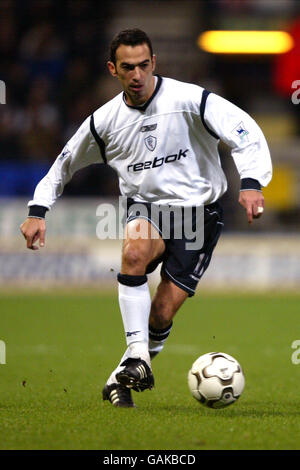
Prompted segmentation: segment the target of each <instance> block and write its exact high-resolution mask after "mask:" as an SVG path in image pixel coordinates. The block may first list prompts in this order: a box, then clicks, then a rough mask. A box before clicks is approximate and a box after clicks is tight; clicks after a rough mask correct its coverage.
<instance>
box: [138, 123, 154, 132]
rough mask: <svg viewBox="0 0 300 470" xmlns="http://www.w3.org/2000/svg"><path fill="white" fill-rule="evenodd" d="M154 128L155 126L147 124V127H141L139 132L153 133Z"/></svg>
mask: <svg viewBox="0 0 300 470" xmlns="http://www.w3.org/2000/svg"><path fill="white" fill-rule="evenodd" d="M156 128H157V124H149V125H148V126H142V127H141V128H140V132H149V131H155V129H156Z"/></svg>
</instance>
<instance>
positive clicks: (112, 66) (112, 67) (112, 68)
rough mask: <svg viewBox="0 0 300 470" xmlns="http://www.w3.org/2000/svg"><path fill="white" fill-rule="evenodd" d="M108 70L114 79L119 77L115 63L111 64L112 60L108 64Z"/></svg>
mask: <svg viewBox="0 0 300 470" xmlns="http://www.w3.org/2000/svg"><path fill="white" fill-rule="evenodd" d="M107 68H108V70H109V72H110V74H111V75H112V76H113V77H117V76H118V74H117V71H116V67H115V64H114V63H113V62H111V61H110V60H109V61H108V62H107Z"/></svg>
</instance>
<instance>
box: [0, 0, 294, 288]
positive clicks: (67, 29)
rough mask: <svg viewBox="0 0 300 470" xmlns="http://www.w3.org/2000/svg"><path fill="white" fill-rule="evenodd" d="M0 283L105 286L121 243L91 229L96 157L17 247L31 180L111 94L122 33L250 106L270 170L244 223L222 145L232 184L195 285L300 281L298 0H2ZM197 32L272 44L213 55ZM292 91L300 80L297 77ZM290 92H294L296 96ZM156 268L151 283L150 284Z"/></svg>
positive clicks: (108, 197)
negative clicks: (39, 229)
mask: <svg viewBox="0 0 300 470" xmlns="http://www.w3.org/2000/svg"><path fill="white" fill-rule="evenodd" d="M0 22H1V27H0V55H1V61H0V79H1V80H2V81H3V82H4V83H5V86H6V104H0V173H1V179H0V220H1V224H0V286H2V287H4V288H5V287H7V286H9V285H16V284H18V285H19V286H22V287H32V286H35V287H36V286H40V287H45V286H51V285H53V284H55V285H63V286H68V285H70V286H80V285H81V286H85V285H94V286H96V287H101V286H109V285H111V284H112V283H113V282H114V280H115V276H116V273H117V272H118V270H119V264H120V241H118V240H117V241H114V240H107V241H101V240H98V239H97V237H96V226H97V222H98V220H99V217H97V215H96V209H97V207H98V205H99V204H100V203H102V202H110V203H113V204H116V203H117V201H118V196H119V189H118V182H117V178H116V175H115V173H114V172H113V170H111V169H110V168H109V167H107V166H104V165H93V166H91V167H89V168H87V169H84V170H82V171H80V172H78V173H77V174H76V175H75V176H74V178H73V180H72V181H71V182H70V183H69V184H68V185H67V186H66V188H65V191H64V195H63V196H62V197H61V199H60V200H59V201H58V203H57V205H56V206H55V208H54V209H53V210H52V211H51V213H48V214H47V226H48V231H47V239H46V247H45V248H44V249H43V250H39V251H37V252H32V251H29V250H27V249H26V248H25V244H24V240H23V238H22V236H21V234H20V232H19V225H20V224H21V223H22V222H23V220H24V219H25V217H26V215H27V208H26V204H27V202H28V200H30V199H31V198H32V194H33V191H34V188H35V185H36V184H37V182H38V181H39V180H40V179H41V177H42V176H44V175H45V173H46V172H47V171H48V169H49V167H50V165H51V164H52V162H53V161H54V159H55V158H56V156H57V155H58V154H59V152H60V151H61V149H62V147H63V146H64V144H65V142H66V141H67V140H68V139H69V138H70V137H71V136H72V134H73V133H74V132H75V130H76V129H77V128H78V127H79V125H80V124H81V122H82V121H83V120H84V119H85V118H86V117H87V116H88V115H89V114H90V113H91V112H92V111H93V110H95V109H96V108H98V107H99V106H100V105H102V104H104V103H105V102H106V101H107V100H109V99H110V98H112V97H113V96H114V95H115V94H116V93H118V92H119V91H120V89H119V86H118V83H117V81H115V80H113V79H112V78H111V77H110V75H109V73H108V71H107V70H106V65H105V64H106V60H107V58H108V57H107V55H108V46H109V43H110V40H111V38H112V37H113V35H114V34H116V33H117V32H118V31H120V30H121V29H125V28H129V27H139V28H141V29H144V30H145V31H146V32H147V33H148V34H149V36H150V37H151V38H152V41H153V46H154V51H155V53H156V55H157V61H158V65H157V72H158V73H159V74H161V75H163V76H170V77H173V78H176V79H179V80H183V81H188V82H193V83H196V84H199V85H201V86H203V87H206V88H207V89H209V90H211V91H213V92H215V93H218V94H220V95H222V96H223V97H225V98H227V99H228V100H230V101H232V102H234V103H235V104H237V105H238V106H240V107H241V108H243V109H244V110H246V111H247V112H249V113H250V115H252V116H253V117H254V119H255V120H256V121H257V122H258V123H259V125H260V126H261V128H262V130H263V132H264V134H265V136H266V138H267V140H268V144H269V146H270V150H271V155H272V159H273V163H274V178H273V181H272V182H271V184H270V185H269V187H268V188H266V189H265V190H264V195H265V199H266V212H265V214H264V216H263V218H261V219H260V220H257V221H255V223H254V224H253V225H252V226H248V224H247V220H246V217H245V214H244V211H243V209H242V208H241V207H240V206H239V204H238V202H237V200H238V190H239V178H238V175H237V172H236V169H235V167H234V164H233V162H232V160H231V158H230V153H229V151H228V148H226V147H225V146H222V145H221V146H220V152H221V158H222V165H223V167H224V171H225V173H226V175H227V178H228V182H229V189H228V191H227V193H226V195H225V196H224V197H223V198H222V204H223V207H224V209H225V229H224V233H223V237H222V239H221V241H220V242H219V245H218V247H217V249H216V252H215V256H214V259H213V261H212V264H211V266H210V269H209V270H208V272H207V274H206V275H205V278H204V279H203V282H202V283H201V288H216V287H221V288H224V287H225V288H230V287H238V288H239V289H240V288H247V287H249V288H254V289H265V288H276V289H279V288H297V287H298V285H299V281H300V238H299V228H300V189H299V188H300V185H299V179H300V160H299V156H300V104H298V105H297V104H293V102H292V94H293V92H295V90H294V89H293V88H292V83H293V82H294V81H295V80H300V5H299V2H298V1H297V0H219V1H217V0H214V1H209V0H206V1H195V0H193V1H191V0H185V1H175V0H174V1H173V0H160V1H155V0H138V1H135V0H129V1H124V0H122V1H116V0H115V1H110V2H103V1H102V2H101V3H100V2H99V3H98V2H94V1H87V0H69V1H65V2H59V1H54V0H52V1H51V0H35V1H34V0H22V1H21V0H14V1H13V0H2V1H1V3H0ZM207 30H263V31H270V30H281V31H287V32H290V34H291V35H292V37H293V40H294V46H293V48H292V49H291V50H290V51H289V52H286V53H283V54H280V55H279V54H213V53H209V52H205V51H204V50H201V48H199V47H198V46H197V39H198V37H199V35H200V34H201V33H203V32H204V31H207ZM298 88H299V85H298ZM298 97H299V93H298ZM156 276H157V274H156V275H154V276H153V282H156Z"/></svg>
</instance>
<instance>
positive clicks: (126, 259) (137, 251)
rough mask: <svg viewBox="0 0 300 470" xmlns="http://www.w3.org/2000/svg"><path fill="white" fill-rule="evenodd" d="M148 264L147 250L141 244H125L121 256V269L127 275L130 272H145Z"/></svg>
mask: <svg viewBox="0 0 300 470" xmlns="http://www.w3.org/2000/svg"><path fill="white" fill-rule="evenodd" d="M148 262H149V249H148V248H147V246H143V244H142V243H131V242H129V243H126V244H125V246H124V249H123V254H122V268H123V270H125V271H130V272H128V273H129V274H130V273H131V271H133V272H135V271H137V272H143V273H144V272H145V271H146V267H147V264H148Z"/></svg>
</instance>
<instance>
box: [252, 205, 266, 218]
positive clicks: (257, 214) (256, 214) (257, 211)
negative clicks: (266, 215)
mask: <svg viewBox="0 0 300 470" xmlns="http://www.w3.org/2000/svg"><path fill="white" fill-rule="evenodd" d="M263 212H264V208H263V206H255V209H254V210H253V217H254V218H255V219H259V218H260V217H261V216H262V214H263Z"/></svg>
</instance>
